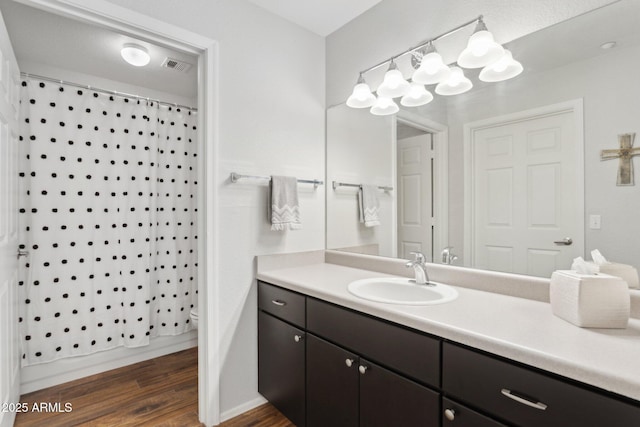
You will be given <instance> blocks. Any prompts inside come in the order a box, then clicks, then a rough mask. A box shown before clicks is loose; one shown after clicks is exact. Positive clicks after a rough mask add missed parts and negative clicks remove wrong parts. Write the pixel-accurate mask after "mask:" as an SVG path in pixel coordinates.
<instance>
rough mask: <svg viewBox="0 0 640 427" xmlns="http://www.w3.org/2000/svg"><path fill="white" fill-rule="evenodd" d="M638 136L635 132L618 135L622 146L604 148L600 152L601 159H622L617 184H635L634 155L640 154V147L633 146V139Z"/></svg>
mask: <svg viewBox="0 0 640 427" xmlns="http://www.w3.org/2000/svg"><path fill="white" fill-rule="evenodd" d="M635 137H636V134H635V133H624V134H622V135H618V142H619V143H620V148H617V149H611V150H602V151H601V152H600V160H611V159H616V158H617V159H620V164H619V166H618V180H617V182H616V184H617V185H634V180H633V163H632V162H631V159H632V157H634V156H640V147H638V148H633V141H634V139H635Z"/></svg>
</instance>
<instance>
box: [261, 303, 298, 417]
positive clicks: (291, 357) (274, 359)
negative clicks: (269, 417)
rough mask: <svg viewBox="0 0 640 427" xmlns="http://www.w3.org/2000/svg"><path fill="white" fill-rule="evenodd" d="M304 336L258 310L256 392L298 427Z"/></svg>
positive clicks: (296, 329) (293, 328)
mask: <svg viewBox="0 0 640 427" xmlns="http://www.w3.org/2000/svg"><path fill="white" fill-rule="evenodd" d="M304 336H305V333H304V331H302V330H300V329H298V328H295V327H293V326H291V325H289V324H288V323H286V322H283V321H282V320H279V319H276V318H275V317H273V316H271V315H269V314H266V313H264V312H262V311H259V312H258V391H259V392H260V394H262V395H263V396H264V397H265V398H266V399H267V400H268V401H269V402H271V403H272V404H273V406H275V407H276V408H278V409H279V410H280V412H282V413H283V414H284V415H285V416H286V417H287V418H289V420H291V422H292V423H294V424H295V425H296V426H298V427H303V426H304V425H305V389H304V382H305V381H304V376H305V369H304V362H305V360H304V359H305V344H304Z"/></svg>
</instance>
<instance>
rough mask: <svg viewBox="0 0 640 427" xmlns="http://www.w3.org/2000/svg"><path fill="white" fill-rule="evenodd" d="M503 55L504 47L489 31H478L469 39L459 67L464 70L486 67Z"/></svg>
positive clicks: (459, 59)
mask: <svg viewBox="0 0 640 427" xmlns="http://www.w3.org/2000/svg"><path fill="white" fill-rule="evenodd" d="M483 26H484V24H483ZM503 53H504V49H503V47H502V46H500V45H499V44H498V43H496V42H495V41H494V40H493V35H492V34H491V33H490V32H489V31H487V30H486V29H485V30H480V31H476V32H475V33H473V35H472V36H471V37H469V43H467V47H466V49H465V50H463V51H462V53H461V54H460V56H459V57H458V65H460V66H461V67H464V68H480V67H485V66H487V65H489V64H491V63H492V62H495V61H497V60H498V59H500V57H501V56H502V54H503Z"/></svg>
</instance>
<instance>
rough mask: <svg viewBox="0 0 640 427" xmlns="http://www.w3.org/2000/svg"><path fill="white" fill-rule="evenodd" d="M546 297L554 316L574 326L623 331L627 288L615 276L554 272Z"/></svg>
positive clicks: (626, 310)
mask: <svg viewBox="0 0 640 427" xmlns="http://www.w3.org/2000/svg"><path fill="white" fill-rule="evenodd" d="M549 298H550V300H551V310H552V311H553V314H555V315H556V316H558V317H560V318H562V319H564V320H566V321H568V322H571V323H573V324H574V325H576V326H580V327H583V328H621V329H624V328H626V327H627V324H628V322H629V311H630V305H631V304H630V296H629V287H628V286H627V283H626V282H625V281H624V280H622V279H621V278H619V277H616V276H611V275H608V274H579V273H576V272H575V271H555V272H554V273H553V274H552V275H551V286H550V288H549Z"/></svg>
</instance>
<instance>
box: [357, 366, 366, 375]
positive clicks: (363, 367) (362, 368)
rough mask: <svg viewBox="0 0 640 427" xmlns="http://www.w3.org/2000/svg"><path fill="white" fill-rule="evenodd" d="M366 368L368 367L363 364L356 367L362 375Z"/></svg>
mask: <svg viewBox="0 0 640 427" xmlns="http://www.w3.org/2000/svg"><path fill="white" fill-rule="evenodd" d="M367 369H368V368H367V367H366V366H364V365H360V367H359V368H358V371H360V373H361V374H362V375H364V374H365V372H367Z"/></svg>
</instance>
